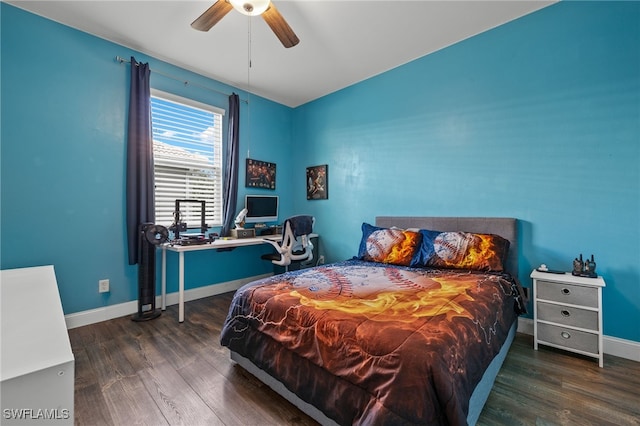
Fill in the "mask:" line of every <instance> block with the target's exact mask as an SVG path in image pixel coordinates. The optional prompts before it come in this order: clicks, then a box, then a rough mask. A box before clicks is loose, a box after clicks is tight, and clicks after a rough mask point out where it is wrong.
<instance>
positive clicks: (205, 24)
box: [191, 0, 300, 47]
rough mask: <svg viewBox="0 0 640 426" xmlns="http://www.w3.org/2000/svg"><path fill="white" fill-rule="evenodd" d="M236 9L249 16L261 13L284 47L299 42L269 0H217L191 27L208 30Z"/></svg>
mask: <svg viewBox="0 0 640 426" xmlns="http://www.w3.org/2000/svg"><path fill="white" fill-rule="evenodd" d="M231 9H236V10H237V11H239V12H240V13H243V14H245V15H249V16H257V15H262V19H264V20H265V22H266V23H267V25H269V27H271V30H272V31H273V32H274V34H275V35H276V37H278V39H280V42H281V43H282V44H283V45H284V47H293V46H295V45H296V44H298V43H299V42H300V40H299V39H298V36H296V34H295V33H294V32H293V30H292V29H291V27H290V26H289V24H287V21H285V20H284V18H283V17H282V15H281V14H280V12H279V11H278V9H276V7H275V5H274V4H273V2H271V1H270V0H218V1H216V2H215V3H214V4H213V5H212V6H211V7H210V8H209V9H207V10H206V11H205V12H204V13H203V14H202V15H200V16H199V17H198V18H197V19H196V20H195V21H193V22H192V23H191V27H193V28H194V29H196V30H199V31H209V30H210V29H211V28H212V27H213V26H214V25H215V24H217V23H218V21H220V20H221V19H222V18H224V16H225V15H226V14H227V13H229V12H230V11H231Z"/></svg>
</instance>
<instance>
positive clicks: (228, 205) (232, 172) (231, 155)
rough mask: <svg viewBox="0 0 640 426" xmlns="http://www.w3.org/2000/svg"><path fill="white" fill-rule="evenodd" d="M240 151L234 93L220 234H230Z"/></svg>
mask: <svg viewBox="0 0 640 426" xmlns="http://www.w3.org/2000/svg"><path fill="white" fill-rule="evenodd" d="M239 152H240V98H239V96H238V95H237V94H236V93H232V94H231V95H230V96H229V127H228V133H227V156H226V158H225V169H224V170H225V171H224V183H223V194H224V195H223V196H224V200H223V204H222V208H223V214H224V218H223V224H222V230H221V231H220V235H221V236H222V237H228V236H229V235H230V234H231V227H232V226H233V219H234V217H235V212H236V204H237V202H238V161H239Z"/></svg>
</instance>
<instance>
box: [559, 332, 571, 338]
mask: <svg viewBox="0 0 640 426" xmlns="http://www.w3.org/2000/svg"><path fill="white" fill-rule="evenodd" d="M560 335H561V336H562V338H563V339H570V338H571V334H569V332H567V331H563V332H562V333H560Z"/></svg>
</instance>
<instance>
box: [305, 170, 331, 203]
mask: <svg viewBox="0 0 640 426" xmlns="http://www.w3.org/2000/svg"><path fill="white" fill-rule="evenodd" d="M327 199H329V166H328V165H327V164H323V165H321V166H313V167H307V200H327Z"/></svg>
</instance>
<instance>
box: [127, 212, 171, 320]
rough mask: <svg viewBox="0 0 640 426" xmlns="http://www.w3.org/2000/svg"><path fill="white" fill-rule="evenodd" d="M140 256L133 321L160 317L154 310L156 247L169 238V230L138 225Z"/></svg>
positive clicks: (158, 311)
mask: <svg viewBox="0 0 640 426" xmlns="http://www.w3.org/2000/svg"><path fill="white" fill-rule="evenodd" d="M139 229H140V232H139V237H140V247H139V250H140V256H138V313H136V314H134V315H133V317H132V318H131V319H132V320H134V321H148V320H152V319H154V318H158V317H159V316H160V313H161V312H160V310H157V309H156V247H157V246H159V245H160V244H163V243H164V242H166V241H167V239H168V238H169V230H168V229H167V228H165V227H164V226H162V225H155V224H153V223H143V224H141V225H140V228H139Z"/></svg>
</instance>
